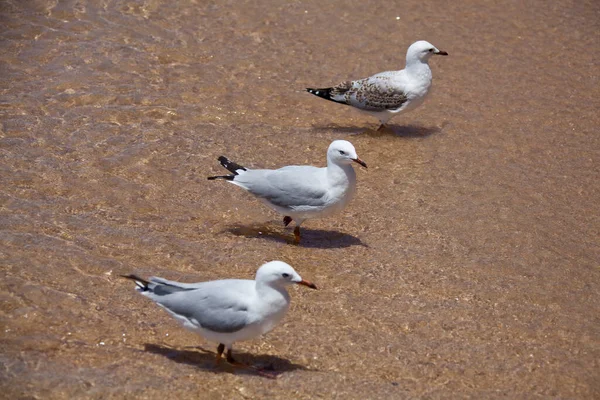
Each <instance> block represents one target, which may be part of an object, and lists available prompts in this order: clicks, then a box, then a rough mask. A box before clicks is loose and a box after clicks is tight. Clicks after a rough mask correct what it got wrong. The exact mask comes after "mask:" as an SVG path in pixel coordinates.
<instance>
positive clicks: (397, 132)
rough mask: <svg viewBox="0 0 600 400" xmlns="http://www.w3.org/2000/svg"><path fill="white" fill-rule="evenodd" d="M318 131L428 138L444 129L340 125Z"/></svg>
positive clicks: (435, 127) (320, 128) (325, 127)
mask: <svg viewBox="0 0 600 400" xmlns="http://www.w3.org/2000/svg"><path fill="white" fill-rule="evenodd" d="M313 128H314V129H316V130H323V131H336V132H346V133H349V134H350V135H351V136H356V135H368V136H372V137H377V136H395V137H398V138H426V137H428V136H431V135H434V134H437V133H440V132H441V131H442V128H440V127H437V126H418V125H386V126H385V127H384V128H382V129H378V126H377V125H373V126H372V127H364V126H340V125H321V126H315V125H313Z"/></svg>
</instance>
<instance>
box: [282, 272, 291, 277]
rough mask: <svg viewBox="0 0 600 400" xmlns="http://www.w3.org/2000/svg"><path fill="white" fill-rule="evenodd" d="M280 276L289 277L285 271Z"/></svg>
mask: <svg viewBox="0 0 600 400" xmlns="http://www.w3.org/2000/svg"><path fill="white" fill-rule="evenodd" d="M281 276H283V277H284V278H289V277H290V274H288V273H287V272H284V273H283V274H281Z"/></svg>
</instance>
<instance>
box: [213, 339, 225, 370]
mask: <svg viewBox="0 0 600 400" xmlns="http://www.w3.org/2000/svg"><path fill="white" fill-rule="evenodd" d="M224 351H225V345H224V344H223V343H219V346H218V347H217V359H216V360H215V365H219V362H220V361H221V356H222V355H223V352H224Z"/></svg>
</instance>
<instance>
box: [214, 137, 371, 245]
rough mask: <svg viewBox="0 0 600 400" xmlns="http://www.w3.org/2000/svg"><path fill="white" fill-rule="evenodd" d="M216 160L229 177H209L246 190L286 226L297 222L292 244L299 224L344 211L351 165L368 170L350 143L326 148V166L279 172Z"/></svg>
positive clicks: (352, 180) (351, 186) (351, 188)
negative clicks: (281, 219)
mask: <svg viewBox="0 0 600 400" xmlns="http://www.w3.org/2000/svg"><path fill="white" fill-rule="evenodd" d="M218 161H219V162H220V163H221V165H222V166H223V167H225V168H226V169H227V170H229V172H231V173H232V175H223V176H210V177H208V179H209V180H213V179H225V180H227V181H228V182H230V183H233V184H234V185H237V186H239V187H241V188H243V189H246V190H247V191H249V192H250V193H252V194H253V195H255V196H256V197H258V198H259V199H260V200H262V201H263V202H264V203H265V204H266V205H267V206H268V207H270V208H271V209H273V210H275V211H277V212H278V213H280V214H283V215H284V218H283V223H284V224H285V226H288V225H289V224H290V222H292V220H294V221H296V227H295V228H294V240H295V243H296V244H298V243H300V225H301V224H302V222H304V221H305V220H306V219H309V218H322V217H327V216H329V215H331V214H334V213H337V212H339V211H341V210H342V209H344V207H345V206H346V205H347V204H348V203H349V202H350V200H351V199H352V196H353V195H354V192H355V191H356V173H355V171H354V168H352V165H351V164H352V163H357V164H360V165H362V166H363V167H365V168H367V164H366V163H365V162H364V161H363V160H361V159H360V158H358V155H356V150H355V149H354V146H353V145H352V143H350V142H348V141H346V140H335V141H333V142H332V143H331V144H330V145H329V148H328V149H327V167H325V168H318V167H313V166H308V165H306V166H304V165H303V166H298V165H292V166H287V167H283V168H280V169H275V170H272V169H248V168H246V167H243V166H241V165H239V164H236V163H234V162H232V161H229V160H228V159H227V158H226V157H224V156H221V157H219V158H218Z"/></svg>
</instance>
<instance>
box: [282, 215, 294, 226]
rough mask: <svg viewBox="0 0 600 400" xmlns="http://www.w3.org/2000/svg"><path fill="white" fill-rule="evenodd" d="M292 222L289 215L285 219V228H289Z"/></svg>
mask: <svg viewBox="0 0 600 400" xmlns="http://www.w3.org/2000/svg"><path fill="white" fill-rule="evenodd" d="M290 222H292V217H289V216H287V215H286V216H285V217H283V226H288V225H289V224H290Z"/></svg>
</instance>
